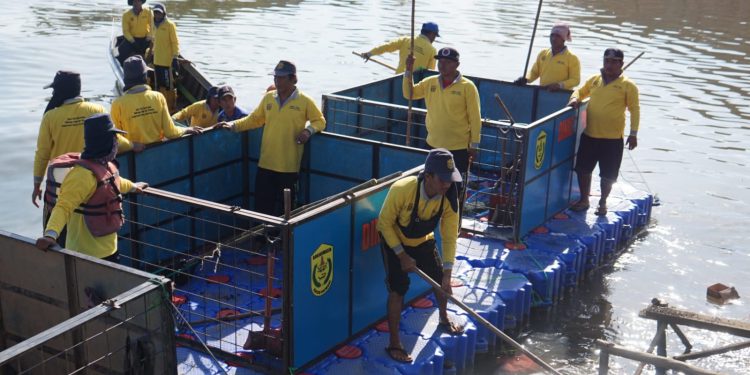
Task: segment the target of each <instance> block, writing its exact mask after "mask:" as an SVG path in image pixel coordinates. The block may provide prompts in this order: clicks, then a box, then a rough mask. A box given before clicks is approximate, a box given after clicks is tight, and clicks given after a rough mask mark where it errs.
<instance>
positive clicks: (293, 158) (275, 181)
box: [216, 60, 326, 216]
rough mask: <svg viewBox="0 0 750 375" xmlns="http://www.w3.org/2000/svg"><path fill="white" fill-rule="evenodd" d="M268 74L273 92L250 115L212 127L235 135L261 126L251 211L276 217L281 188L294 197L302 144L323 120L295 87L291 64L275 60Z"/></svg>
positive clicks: (321, 127)
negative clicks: (252, 208) (276, 62)
mask: <svg viewBox="0 0 750 375" xmlns="http://www.w3.org/2000/svg"><path fill="white" fill-rule="evenodd" d="M272 74H273V82H274V85H275V86H276V89H275V90H271V91H268V92H267V93H266V94H265V95H264V96H263V99H261V101H260V104H259V105H258V107H257V108H255V110H254V111H253V112H252V113H251V114H250V115H248V116H245V117H243V118H241V119H239V120H235V121H232V122H220V123H218V124H216V126H217V127H219V128H225V129H231V130H233V131H235V132H241V131H246V130H250V129H257V128H260V127H263V139H262V140H261V145H260V160H259V161H258V173H257V174H256V176H255V211H257V212H262V213H265V214H269V215H275V216H278V215H281V214H282V213H283V208H284V195H283V193H284V189H291V191H292V199H294V198H295V197H296V184H297V179H298V175H299V167H300V163H301V162H302V154H303V152H304V151H305V143H307V141H308V140H309V139H310V137H311V136H312V135H313V134H315V133H318V132H321V131H323V130H324V129H325V127H326V120H325V118H323V114H322V113H321V112H320V109H319V108H318V106H317V105H316V104H315V101H313V100H312V98H310V97H309V96H307V95H306V94H305V93H303V92H302V91H300V90H299V89H298V88H297V86H296V85H297V67H296V66H295V65H294V64H293V63H291V62H289V61H285V60H281V61H279V63H278V64H277V65H276V68H275V69H274V71H273V73H272ZM308 122H309V124H308ZM292 204H294V202H292Z"/></svg>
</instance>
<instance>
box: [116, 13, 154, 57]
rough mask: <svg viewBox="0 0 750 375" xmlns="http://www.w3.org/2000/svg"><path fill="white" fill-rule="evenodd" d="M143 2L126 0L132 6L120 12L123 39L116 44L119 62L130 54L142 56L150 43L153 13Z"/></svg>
mask: <svg viewBox="0 0 750 375" xmlns="http://www.w3.org/2000/svg"><path fill="white" fill-rule="evenodd" d="M145 2H146V0H128V5H131V6H132V8H131V9H128V10H127V11H125V13H123V14H122V36H123V40H122V42H121V43H120V45H119V46H117V51H118V53H117V60H119V61H120V64H122V63H124V62H125V60H126V59H127V58H128V57H130V56H133V55H141V56H143V54H144V53H146V49H147V48H148V46H149V44H150V43H151V39H152V37H153V35H152V30H151V26H152V25H153V23H154V14H153V13H152V12H151V10H150V9H148V8H144V7H143V3H145Z"/></svg>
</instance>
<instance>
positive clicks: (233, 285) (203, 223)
mask: <svg viewBox="0 0 750 375" xmlns="http://www.w3.org/2000/svg"><path fill="white" fill-rule="evenodd" d="M126 206H127V209H126V211H127V214H126V224H125V225H126V228H127V229H126V230H124V231H123V232H121V234H120V236H119V245H118V246H119V249H120V253H121V257H122V259H121V262H122V263H124V264H129V265H131V266H132V267H135V268H138V269H143V270H148V271H150V272H153V273H156V274H160V275H163V276H166V277H169V278H171V279H173V280H174V281H175V283H174V285H175V289H174V294H173V297H172V303H173V304H174V305H175V307H176V308H175V314H174V316H175V321H176V325H177V336H178V337H177V340H178V344H179V345H182V346H187V347H190V348H192V349H195V350H198V351H202V352H204V354H206V355H208V356H211V357H213V358H215V359H216V358H223V359H224V361H227V362H231V363H234V364H237V365H240V366H246V367H252V368H254V369H258V370H262V371H272V369H273V368H278V367H280V366H281V363H282V361H283V359H284V355H285V352H286V349H285V344H284V343H285V342H286V341H287V339H286V336H285V335H286V333H287V332H288V331H286V330H283V329H282V326H283V324H284V323H285V320H286V319H285V318H286V316H285V314H284V309H283V306H284V303H285V300H286V291H285V288H284V287H285V285H284V279H285V278H284V276H285V272H286V270H285V265H284V264H283V261H284V258H285V256H284V254H285V251H284V249H285V245H286V243H287V240H285V239H284V236H285V233H287V232H286V229H285V228H284V225H282V222H281V219H279V218H276V217H271V216H267V215H263V214H259V213H255V212H251V211H247V210H243V209H240V208H239V207H236V206H228V205H223V204H218V203H213V202H210V201H205V200H201V199H196V198H192V197H189V196H184V195H180V194H176V193H171V192H167V191H163V190H159V189H153V188H149V189H146V191H145V194H144V196H142V197H138V198H135V199H131V200H129V201H127V202H126ZM282 332H283V335H281V333H282ZM250 354H252V355H253V356H256V357H257V356H266V360H265V361H249V360H247V359H246V358H245V357H247V356H248V355H250ZM243 358H245V359H243ZM258 363H261V364H258ZM183 365H184V364H183Z"/></svg>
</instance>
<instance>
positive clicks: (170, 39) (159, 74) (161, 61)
mask: <svg viewBox="0 0 750 375" xmlns="http://www.w3.org/2000/svg"><path fill="white" fill-rule="evenodd" d="M151 10H152V12H153V13H154V30H153V34H154V49H153V52H154V71H155V73H156V83H155V85H154V86H155V88H156V90H157V91H159V92H160V93H162V95H164V98H165V99H166V100H167V105H168V107H169V112H170V113H171V112H174V111H175V107H176V105H177V103H176V100H177V89H176V88H175V85H174V73H176V72H177V71H178V69H179V64H178V63H177V56H178V55H179V54H180V40H179V39H177V26H176V25H175V24H174V22H172V20H171V19H169V18H168V17H167V8H166V7H165V6H164V4H161V3H154V5H153V6H152V7H151ZM170 68H171V69H170Z"/></svg>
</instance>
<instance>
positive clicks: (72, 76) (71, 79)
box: [44, 70, 81, 89]
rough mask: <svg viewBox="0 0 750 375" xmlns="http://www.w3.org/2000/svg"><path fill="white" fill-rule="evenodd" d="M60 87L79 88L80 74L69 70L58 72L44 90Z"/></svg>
mask: <svg viewBox="0 0 750 375" xmlns="http://www.w3.org/2000/svg"><path fill="white" fill-rule="evenodd" d="M62 86H78V87H79V88H80V87H81V74H80V73H78V72H73V71H69V70H58V71H57V73H55V78H53V79H52V82H50V84H48V85H46V86H44V88H45V89H49V88H56V87H62Z"/></svg>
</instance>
